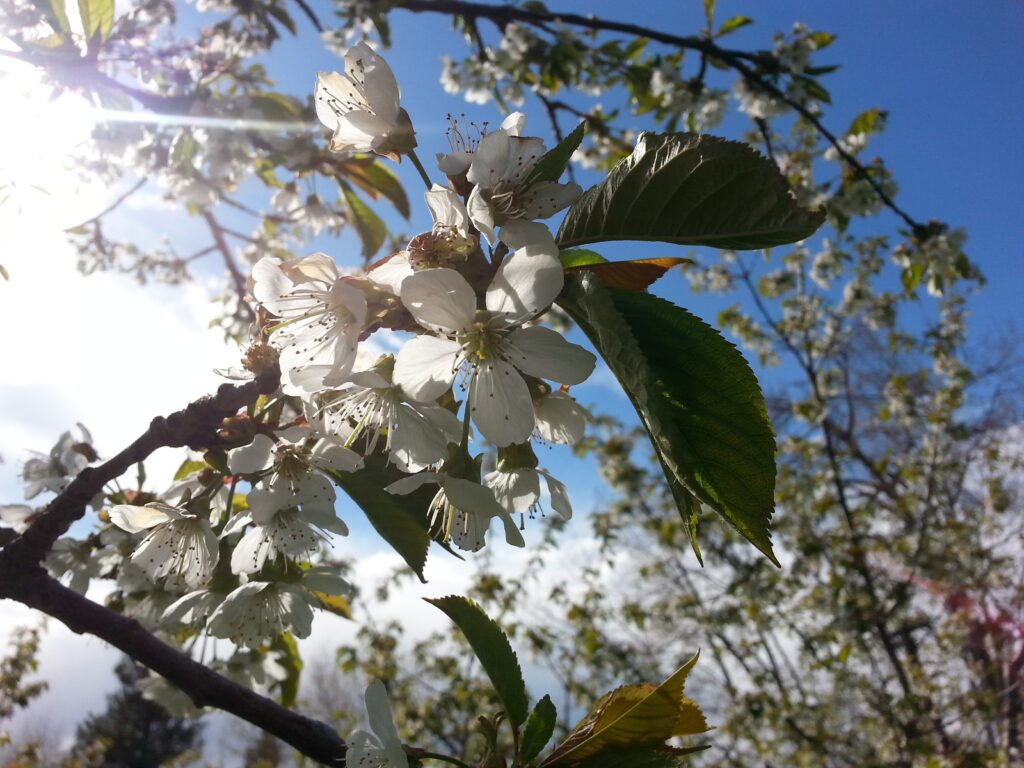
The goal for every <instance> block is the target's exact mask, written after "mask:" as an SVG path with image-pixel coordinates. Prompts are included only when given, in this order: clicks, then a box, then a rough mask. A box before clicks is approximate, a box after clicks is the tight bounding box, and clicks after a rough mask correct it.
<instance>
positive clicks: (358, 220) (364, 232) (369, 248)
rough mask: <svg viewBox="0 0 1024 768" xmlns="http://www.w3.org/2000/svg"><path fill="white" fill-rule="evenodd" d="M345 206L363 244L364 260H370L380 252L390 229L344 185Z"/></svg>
mask: <svg viewBox="0 0 1024 768" xmlns="http://www.w3.org/2000/svg"><path fill="white" fill-rule="evenodd" d="M341 189H342V192H343V194H344V196H345V205H346V206H348V212H349V221H350V223H351V224H352V226H354V227H355V229H356V234H358V235H359V240H360V241H361V242H362V244H363V258H364V259H369V258H371V257H372V256H373V254H375V253H376V252H377V251H379V250H380V248H381V246H382V245H384V241H385V240H386V239H387V237H388V227H387V225H386V224H385V223H384V221H383V220H382V219H381V218H380V216H378V215H377V214H376V213H374V212H373V210H371V208H370V206H368V205H367V204H366V203H364V202H363V201H362V200H360V199H359V196H358V195H356V193H355V192H354V191H352V188H351V187H350V186H349V185H348V184H342V187H341Z"/></svg>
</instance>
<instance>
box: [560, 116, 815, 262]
mask: <svg viewBox="0 0 1024 768" xmlns="http://www.w3.org/2000/svg"><path fill="white" fill-rule="evenodd" d="M824 218H825V214H824V212H823V211H810V210H807V209H804V208H801V207H800V206H799V205H797V203H796V199H795V198H794V197H793V194H792V193H791V192H790V190H789V188H788V186H787V185H786V181H785V179H784V178H783V176H782V175H781V174H780V173H779V171H778V169H777V168H776V167H775V165H774V163H772V162H770V161H769V160H767V159H765V158H764V157H762V156H761V155H759V154H758V153H757V152H756V151H755V150H754V149H753V148H752V147H750V146H749V145H747V144H740V143H737V142H734V141H726V140H725V139H719V138H716V137H713V136H697V135H694V134H691V133H668V134H653V133H642V134H640V138H639V140H638V141H637V146H636V148H635V149H634V150H633V153H632V154H631V155H630V156H629V157H627V158H626V159H624V160H622V161H621V162H620V163H618V165H616V166H615V167H614V168H613V169H612V171H611V173H609V174H608V177H607V178H605V180H604V181H602V182H601V183H600V184H598V185H597V186H595V187H592V188H591V189H589V190H587V191H586V192H585V193H584V194H583V196H582V197H580V199H579V200H577V201H576V202H575V203H573V205H572V206H571V207H570V208H569V212H568V213H567V214H566V217H565V219H564V220H563V221H562V226H561V228H560V229H559V231H558V236H557V238H556V240H557V241H558V243H559V245H560V246H561V247H563V248H567V247H571V246H576V245H582V244H584V243H594V242H599V241H602V240H660V241H662V242H667V243H677V244H683V245H707V246H711V247H714V248H737V249H750V248H770V247H772V246H775V245H782V244H784V243H791V242H795V241H797V240H802V239H804V238H806V237H809V236H810V235H812V234H813V233H814V232H815V230H817V229H818V227H819V226H821V223H822V221H824Z"/></svg>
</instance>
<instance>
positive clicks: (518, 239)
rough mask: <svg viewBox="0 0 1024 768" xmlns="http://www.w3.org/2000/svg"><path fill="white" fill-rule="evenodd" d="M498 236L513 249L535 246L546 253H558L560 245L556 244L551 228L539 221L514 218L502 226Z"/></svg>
mask: <svg viewBox="0 0 1024 768" xmlns="http://www.w3.org/2000/svg"><path fill="white" fill-rule="evenodd" d="M498 237H499V238H500V239H501V242H503V243H504V244H505V245H507V246H508V247H509V248H511V249H512V250H513V251H517V250H519V249H520V248H527V247H534V248H535V249H537V251H541V252H544V253H558V246H556V245H555V238H554V236H552V234H551V230H550V229H548V227H547V225H546V224H541V223H540V222H539V221H527V220H526V219H512V220H511V221H508V222H505V224H504V225H503V226H502V227H501V232H500V233H499V235H498ZM535 252H536V251H535Z"/></svg>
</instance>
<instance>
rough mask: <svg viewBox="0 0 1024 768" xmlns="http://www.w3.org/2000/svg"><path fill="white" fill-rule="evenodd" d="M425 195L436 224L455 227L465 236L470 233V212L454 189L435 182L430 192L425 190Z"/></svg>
mask: <svg viewBox="0 0 1024 768" xmlns="http://www.w3.org/2000/svg"><path fill="white" fill-rule="evenodd" d="M423 196H424V198H426V201H427V208H429V209H430V215H431V216H432V217H433V219H434V223H435V224H440V225H442V226H445V227H454V228H455V229H457V230H458V231H459V234H461V235H462V236H463V237H465V236H466V235H467V234H469V214H468V213H467V212H466V205H465V203H463V202H462V198H460V197H459V196H458V195H457V194H455V191H454V190H452V189H449V188H448V187H442V186H441V185H440V184H435V185H434V186H433V187H431V188H430V191H429V192H424V193H423Z"/></svg>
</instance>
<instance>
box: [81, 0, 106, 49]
mask: <svg viewBox="0 0 1024 768" xmlns="http://www.w3.org/2000/svg"><path fill="white" fill-rule="evenodd" d="M78 12H79V13H80V14H81V16H82V29H83V31H84V32H85V37H86V39H91V38H92V36H93V35H95V34H96V33H97V32H99V35H100V39H101V40H106V39H107V37H109V36H110V30H111V28H113V26H114V0H78Z"/></svg>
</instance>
